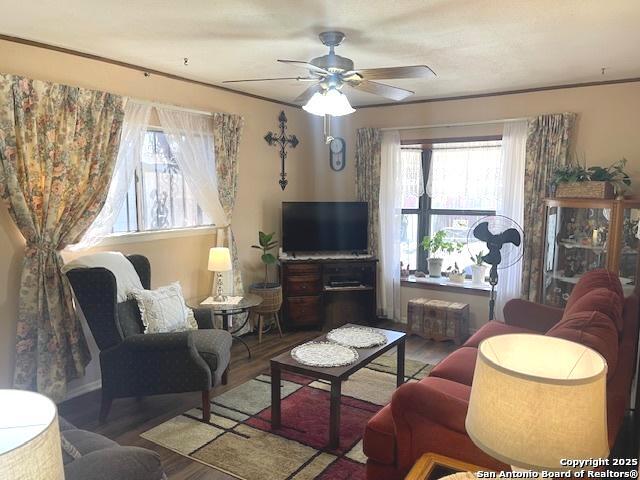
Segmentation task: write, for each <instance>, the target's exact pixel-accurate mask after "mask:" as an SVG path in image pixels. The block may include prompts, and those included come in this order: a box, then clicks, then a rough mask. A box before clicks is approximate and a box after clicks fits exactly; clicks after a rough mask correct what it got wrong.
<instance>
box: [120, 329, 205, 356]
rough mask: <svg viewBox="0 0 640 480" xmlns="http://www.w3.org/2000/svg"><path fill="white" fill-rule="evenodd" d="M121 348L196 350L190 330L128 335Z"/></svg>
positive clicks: (142, 350)
mask: <svg viewBox="0 0 640 480" xmlns="http://www.w3.org/2000/svg"><path fill="white" fill-rule="evenodd" d="M121 348H124V349H126V350H129V351H135V352H144V351H147V352H148V351H170V350H184V351H186V352H189V351H193V352H196V349H195V345H194V343H193V338H192V337H191V332H190V331H184V332H171V333H140V334H138V335H130V336H128V337H126V338H125V339H124V340H123V341H122V345H121Z"/></svg>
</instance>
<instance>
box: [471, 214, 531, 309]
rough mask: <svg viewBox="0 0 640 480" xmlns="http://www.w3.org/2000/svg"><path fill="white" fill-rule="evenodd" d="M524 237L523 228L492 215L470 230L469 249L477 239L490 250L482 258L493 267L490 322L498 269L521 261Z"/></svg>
mask: <svg viewBox="0 0 640 480" xmlns="http://www.w3.org/2000/svg"><path fill="white" fill-rule="evenodd" d="M494 232H500V233H494ZM523 236H524V232H523V231H522V227H520V225H518V224H517V223H516V222H515V221H514V220H512V219H510V218H509V217H505V216H504V215H491V216H488V217H484V218H481V219H480V220H478V221H477V222H476V223H475V224H474V225H473V226H472V227H471V229H470V230H469V233H468V236H467V248H469V245H471V244H472V241H473V238H477V239H478V240H480V241H482V242H485V243H486V245H487V249H488V250H489V253H487V254H486V255H484V256H483V257H482V260H483V261H484V262H486V263H488V264H489V265H491V268H490V269H489V284H490V285H491V294H490V296H489V320H493V319H494V313H495V312H494V307H495V304H496V291H495V289H496V285H497V284H498V269H501V270H502V269H505V268H509V267H510V266H512V265H514V264H516V263H517V262H519V261H520V259H521V258H522V246H521V245H522V237H523Z"/></svg>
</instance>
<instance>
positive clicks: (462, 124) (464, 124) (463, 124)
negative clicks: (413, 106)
mask: <svg viewBox="0 0 640 480" xmlns="http://www.w3.org/2000/svg"><path fill="white" fill-rule="evenodd" d="M522 120H527V117H520V118H504V119H502V120H486V121H482V122H460V123H440V124H431V125H416V126H413V127H386V128H381V129H380V130H382V131H383V132H386V131H389V130H422V129H425V128H450V127H472V126H475V125H497V124H501V123H509V122H520V121H522Z"/></svg>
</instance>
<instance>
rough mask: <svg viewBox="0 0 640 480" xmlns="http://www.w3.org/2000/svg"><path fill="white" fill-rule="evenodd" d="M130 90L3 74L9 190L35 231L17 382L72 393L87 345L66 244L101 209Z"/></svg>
mask: <svg viewBox="0 0 640 480" xmlns="http://www.w3.org/2000/svg"><path fill="white" fill-rule="evenodd" d="M123 116H124V111H123V98H122V97H119V96H117V95H112V94H108V93H104V92H97V91H92V90H86V89H82V88H77V87H70V86H66V85H59V84H54V83H48V82H41V81H35V80H30V79H27V78H23V77H18V76H13V75H0V193H1V195H2V198H4V199H5V200H6V201H7V202H8V204H9V211H10V214H11V216H12V218H13V220H14V221H15V223H16V225H17V226H18V228H19V229H20V231H21V233H22V235H23V236H24V237H25V239H26V250H25V256H24V261H23V271H22V278H21V289H20V301H19V302H20V303H19V313H18V328H17V344H16V366H15V374H14V385H15V387H16V388H22V389H36V390H38V391H40V392H42V393H44V394H46V395H48V396H50V397H51V398H52V399H54V400H62V399H63V398H64V396H65V393H66V384H67V382H68V381H69V380H71V379H73V378H76V377H79V376H81V375H83V374H84V367H85V365H86V364H87V362H88V361H89V353H88V349H87V345H86V342H85V339H84V336H83V334H82V330H81V327H80V323H79V321H78V319H77V317H76V315H75V313H74V310H73V305H72V295H71V290H70V287H69V285H68V283H67V282H66V280H65V279H64V278H63V277H62V274H61V272H60V267H61V266H62V259H61V257H60V254H59V251H60V250H62V249H63V248H64V247H65V246H66V245H67V244H69V243H75V242H77V241H78V240H79V239H80V238H81V236H82V235H83V234H84V232H85V231H86V230H87V228H89V226H90V224H91V223H92V221H93V220H94V219H95V218H96V216H97V215H98V213H99V212H100V210H101V208H102V206H103V204H104V202H105V199H106V197H107V192H108V188H109V181H110V178H111V175H112V172H113V168H114V165H115V161H116V155H117V152H118V145H119V141H120V131H121V127H122V119H123Z"/></svg>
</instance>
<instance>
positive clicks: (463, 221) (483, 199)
mask: <svg viewBox="0 0 640 480" xmlns="http://www.w3.org/2000/svg"><path fill="white" fill-rule="evenodd" d="M501 144H502V142H501V141H500V140H486V141H474V142H455V143H433V144H427V145H422V146H420V148H415V147H412V148H411V147H410V148H404V147H403V149H402V169H403V177H404V180H403V190H402V195H403V209H402V228H401V237H400V248H401V251H400V260H401V261H402V263H403V265H404V266H405V267H406V265H409V268H410V270H412V271H415V270H421V271H426V257H427V255H426V254H425V252H424V251H423V249H422V246H421V242H422V238H423V237H424V236H426V235H429V236H432V235H434V234H435V233H436V232H437V231H439V230H444V231H445V232H446V233H447V240H449V241H457V242H461V243H463V244H464V247H463V249H462V252H460V253H452V254H445V255H444V262H443V271H445V270H446V269H447V268H449V267H453V266H454V264H455V263H458V266H459V267H460V268H461V269H464V268H467V267H469V266H470V265H471V263H472V262H471V259H470V258H469V257H470V254H476V253H479V252H480V251H482V250H483V249H484V250H486V246H485V244H484V243H483V242H480V241H477V240H475V239H471V240H470V241H471V243H470V244H469V245H467V236H468V233H469V229H470V228H471V227H472V226H473V224H474V223H475V222H476V221H478V220H479V219H481V218H483V217H485V216H487V215H495V211H496V207H497V200H498V192H499V189H500V188H501V186H500V185H499V181H500V180H499V179H500V148H501ZM418 164H419V165H420V168H418V167H417V166H416V165H418ZM421 172H425V174H424V179H423V178H422V177H423V176H422V174H421ZM427 179H428V180H427ZM421 181H422V182H425V185H424V186H423V188H420V187H421V186H418V187H415V186H414V187H405V183H409V184H411V185H416V184H418V185H419V183H420V182H421ZM411 192H416V193H417V196H416V195H415V194H411ZM467 270H469V269H468V268H467ZM467 273H468V274H470V272H469V271H468V272H467Z"/></svg>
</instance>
